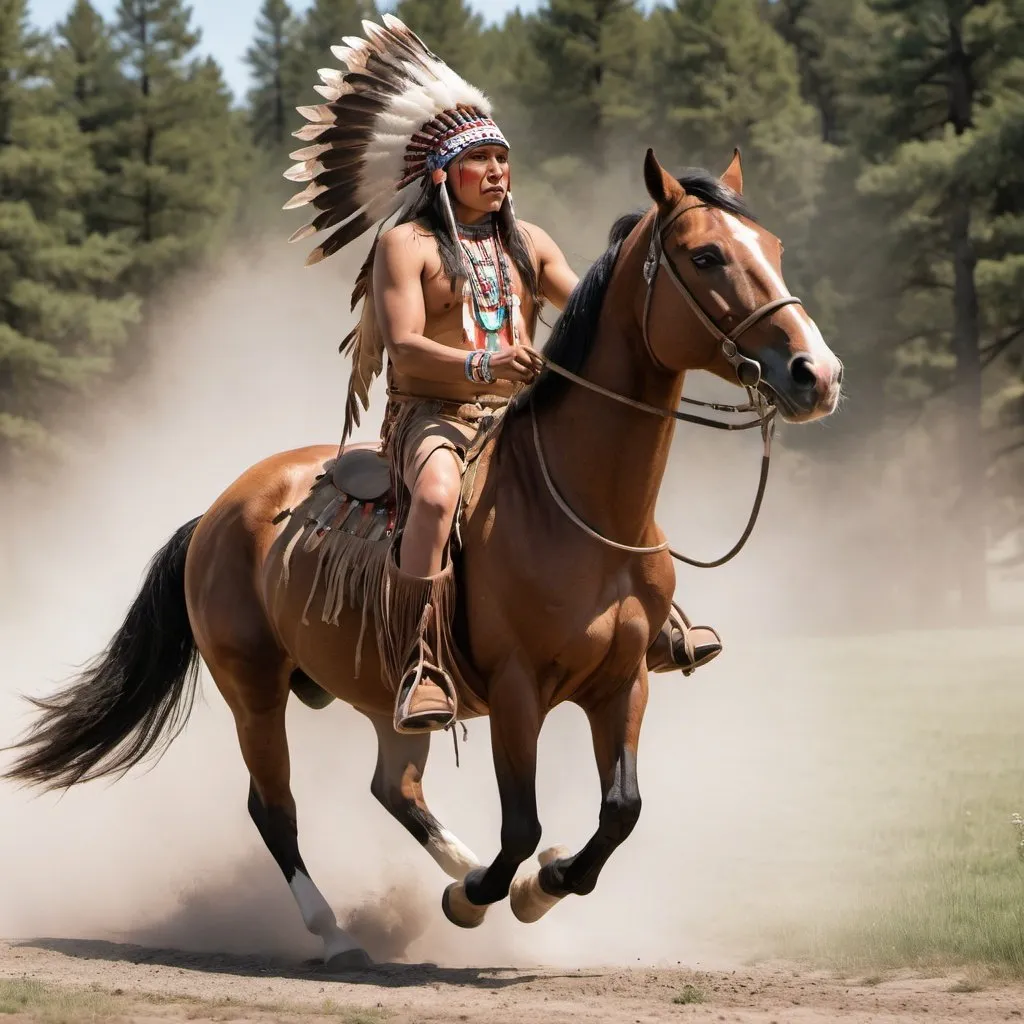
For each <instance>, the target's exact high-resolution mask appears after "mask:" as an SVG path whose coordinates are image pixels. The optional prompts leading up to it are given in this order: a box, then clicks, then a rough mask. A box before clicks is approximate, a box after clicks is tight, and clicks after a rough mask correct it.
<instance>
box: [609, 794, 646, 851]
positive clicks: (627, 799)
mask: <svg viewBox="0 0 1024 1024" xmlns="http://www.w3.org/2000/svg"><path fill="white" fill-rule="evenodd" d="M642 806H643V801H642V800H641V799H640V793H639V792H637V791H636V790H632V791H626V790H618V791H613V792H611V793H609V794H608V797H607V798H606V799H605V801H604V803H603V804H602V805H601V817H600V825H599V827H600V830H601V834H602V836H604V837H606V838H607V839H609V840H610V841H611V842H613V843H615V844H616V845H618V844H619V843H621V842H622V841H623V840H624V839H626V837H627V836H628V835H629V834H630V832H632V831H633V829H634V828H635V827H636V823H637V821H639V820H640V810H641V807H642Z"/></svg>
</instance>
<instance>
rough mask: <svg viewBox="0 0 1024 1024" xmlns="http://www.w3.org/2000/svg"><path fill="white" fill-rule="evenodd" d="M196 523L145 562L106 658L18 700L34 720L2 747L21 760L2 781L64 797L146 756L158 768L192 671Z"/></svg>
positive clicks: (181, 722)
mask: <svg viewBox="0 0 1024 1024" xmlns="http://www.w3.org/2000/svg"><path fill="white" fill-rule="evenodd" d="M198 522H199V518H198V517H197V518H196V519H193V520H192V521H191V522H190V523H186V524H185V525H184V526H182V527H181V528H180V529H178V530H177V531H176V532H175V534H174V536H173V537H171V539H170V540H169V541H168V542H167V543H166V544H165V545H164V546H163V548H161V550H160V551H159V552H158V553H157V554H156V555H155V556H154V558H153V560H152V561H151V562H150V563H149V567H148V570H147V573H146V579H145V581H144V582H143V584H142V587H141V589H140V590H139V592H138V594H137V595H136V597H135V600H134V602H133V603H132V606H131V608H129V609H128V614H127V615H126V616H125V618H124V622H122V623H121V628H120V629H118V631H117V632H116V633H115V634H114V637H113V639H112V640H111V641H110V644H109V645H108V646H107V649H106V650H105V651H104V652H103V653H102V654H101V655H99V656H97V657H96V658H95V659H94V660H93V661H92V662H90V663H89V664H88V665H86V666H85V668H84V669H83V671H82V672H81V673H80V674H79V675H78V676H76V677H75V678H74V679H72V680H71V682H70V683H69V684H68V685H67V686H65V688H64V689H62V690H60V691H59V692H58V693H56V694H54V695H53V696H51V697H44V698H36V697H29V698H27V699H28V700H29V702H30V703H31V704H33V705H34V706H35V707H37V708H38V709H39V710H40V711H41V712H42V714H41V717H40V718H39V719H38V720H37V721H36V722H35V724H34V725H33V726H32V727H31V729H30V730H29V732H28V734H27V735H26V736H25V737H24V738H23V739H22V740H20V741H19V742H18V743H17V744H15V745H14V746H13V747H11V748H9V749H11V750H13V751H18V752H20V753H19V756H18V758H17V759H16V760H15V762H14V764H13V766H12V767H10V768H9V769H7V771H6V772H4V775H3V777H4V778H7V779H11V780H13V781H16V782H25V783H29V784H30V785H35V786H41V787H42V788H43V789H65V788H67V787H68V786H73V785H75V783H78V782H88V781H89V780H90V779H99V778H103V777H104V776H106V775H119V776H120V775H124V773H125V772H127V771H128V770H129V769H130V768H132V767H133V766H134V765H136V764H138V763H139V762H140V761H142V760H143V759H144V758H146V757H147V756H149V755H150V754H153V752H154V748H156V753H155V754H154V760H158V759H159V758H160V757H161V756H162V755H163V753H164V751H165V750H166V749H167V746H168V745H169V744H170V743H171V741H172V740H173V739H174V738H175V737H176V736H177V735H178V734H179V733H180V732H181V730H182V729H183V728H184V727H185V723H186V722H187V721H188V716H189V714H190V713H191V711H192V704H193V702H194V700H195V694H196V684H197V682H198V680H199V666H200V662H199V652H198V650H197V649H196V643H195V639H194V637H193V635H192V626H191V624H190V623H189V621H188V611H187V610H186V607H185V555H186V553H187V552H188V546H189V543H190V541H191V540H192V534H193V533H194V532H195V528H196V525H197V524H198ZM158 744H159V746H158Z"/></svg>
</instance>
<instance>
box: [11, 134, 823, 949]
mask: <svg viewBox="0 0 1024 1024" xmlns="http://www.w3.org/2000/svg"><path fill="white" fill-rule="evenodd" d="M644 180H645V184H646V188H647V192H648V194H649V196H650V198H651V201H652V205H651V206H650V207H649V208H648V209H647V211H646V212H645V213H642V214H631V215H626V216H625V217H622V218H620V219H619V220H618V221H617V222H616V225H615V227H614V228H613V229H612V233H611V236H610V237H611V244H610V247H609V248H608V250H607V251H606V252H605V253H604V255H603V256H601V257H600V258H599V259H598V260H597V261H596V263H595V264H594V266H593V267H592V268H591V269H590V271H589V272H588V274H587V275H586V276H585V277H584V278H583V280H582V281H581V282H580V283H579V285H578V286H577V288H576V290H575V292H574V293H573V295H572V297H571V298H570V301H569V303H568V305H567V307H566V309H565V311H564V313H563V314H562V316H561V317H560V318H559V320H558V322H557V324H556V325H555V328H554V330H553V333H552V336H551V338H550V339H549V340H548V343H547V345H546V346H545V348H544V350H543V355H544V357H545V360H546V362H547V364H548V366H547V368H545V370H544V371H543V372H542V373H541V375H540V376H539V377H538V378H537V380H536V381H535V382H534V383H533V384H532V385H531V386H530V387H529V388H527V389H526V390H525V391H523V392H522V393H521V394H520V395H519V396H517V398H516V399H515V400H514V401H513V403H512V404H511V405H510V407H509V408H508V409H507V410H506V412H505V414H504V416H503V418H502V419H501V421H500V426H499V427H498V428H497V429H496V431H495V432H494V435H493V437H491V438H490V439H489V440H488V442H487V443H486V444H485V445H484V446H483V447H482V450H481V452H480V455H479V458H478V462H479V466H478V469H477V473H476V481H475V486H474V488H473V490H472V493H471V495H470V497H469V498H468V499H467V502H466V505H465V507H464V509H463V511H462V514H461V517H460V529H461V537H460V545H459V548H458V551H457V553H456V557H457V558H458V578H459V597H458V601H457V608H456V623H457V626H458V629H457V634H458V635H457V640H458V644H457V646H458V650H459V654H460V657H461V660H462V661H463V662H464V663H465V664H466V665H469V666H472V669H473V671H472V672H468V673H467V674H466V679H467V680H468V681H469V682H468V683H467V686H468V689H466V692H463V693H461V694H460V715H461V717H463V718H467V717H473V716H476V715H489V717H490V730H491V739H492V747H493V757H494V768H495V772H496V777H497V783H498V789H499V794H500V800H501V814H502V824H501V837H500V840H501V841H500V849H499V851H498V853H497V855H496V856H495V857H494V859H493V860H492V861H491V863H490V864H489V865H486V866H484V865H481V864H480V862H479V861H478V860H477V858H476V857H475V856H474V855H473V853H472V852H471V851H470V850H469V849H468V848H467V847H466V846H465V845H463V843H461V842H460V841H459V840H458V839H457V838H456V837H455V836H454V835H453V834H452V833H451V832H449V831H448V830H447V829H446V828H445V827H444V826H443V825H442V824H441V823H440V822H439V821H438V820H437V819H436V818H435V817H434V816H433V815H432V814H431V812H430V811H429V809H428V807H427V804H426V802H425V801H424V797H423V787H422V776H423V769H424V764H425V762H426V759H427V751H428V746H429V742H430V737H429V735H428V734H418V735H417V734H399V733H397V732H395V731H394V729H393V726H392V706H393V700H394V695H393V693H392V692H391V691H390V690H388V689H387V688H386V687H385V686H384V684H383V683H382V682H381V679H380V656H379V652H378V650H377V646H376V642H375V639H374V637H373V635H372V633H373V631H372V630H366V631H365V636H364V627H365V611H364V609H363V608H361V607H360V602H359V601H358V600H356V601H354V602H352V601H350V602H349V604H348V605H347V606H345V607H343V608H342V609H341V611H340V612H339V613H338V614H337V615H336V617H335V620H334V621H333V622H329V621H324V619H325V618H326V617H325V616H316V615H313V616H309V617H308V618H307V616H306V610H307V609H308V607H309V606H310V605H309V599H310V598H311V596H312V595H313V594H314V593H317V592H318V591H322V590H323V588H324V583H323V581H318V578H317V570H316V565H317V555H316V552H315V551H310V550H306V547H307V545H304V544H294V543H292V542H294V540H295V539H296V537H297V535H298V534H299V533H300V532H301V531H302V530H303V528H304V526H303V519H302V516H301V515H291V516H288V515H286V514H285V511H286V510H300V509H301V508H302V506H303V502H305V501H308V496H309V494H310V492H311V488H313V485H314V483H315V481H316V479H317V478H318V477H319V476H321V475H323V474H324V473H325V468H324V467H325V466H327V465H329V464H330V460H331V458H332V456H334V455H336V448H335V447H334V446H329V445H314V446H310V447H305V448H300V449H297V450H293V451H286V452H280V453H277V454H275V455H271V456H270V457H269V458H267V459H265V460H263V461H261V462H259V463H258V464H256V465H254V466H252V467H251V468H250V469H248V470H246V471H245V472H244V473H243V474H242V475H241V476H239V477H238V479H236V480H235V481H234V482H233V483H232V484H230V485H229V486H228V487H227V489H226V490H225V491H224V492H223V493H222V494H221V495H220V496H219V497H218V498H217V499H216V500H215V501H214V502H213V504H212V505H211V506H210V507H209V508H208V509H207V510H206V512H205V513H204V514H203V515H202V516H200V517H198V518H196V519H194V520H193V521H191V522H189V523H186V524H185V525H184V526H182V527H181V528H180V529H179V530H178V531H177V532H176V533H175V534H174V535H173V536H172V537H171V538H170V540H169V541H168V542H167V544H166V545H165V546H164V547H163V548H162V550H160V551H159V553H158V554H157V555H156V556H154V558H153V560H152V562H151V563H150V566H149V569H148V573H147V575H146V577H145V580H144V582H143V584H142V586H141V589H140V591H139V593H138V594H137V596H136V598H135V600H134V603H133V604H132V605H131V607H130V609H129V611H128V612H127V614H126V617H125V619H124V621H123V624H122V625H121V627H120V628H119V629H118V631H117V633H116V634H115V636H114V637H113V639H112V640H111V642H110V644H109V645H108V647H107V648H106V650H105V651H104V652H103V653H102V654H101V655H98V656H97V658H96V659H95V660H94V662H93V663H92V664H91V666H89V667H88V668H87V669H86V670H85V671H84V672H83V673H82V674H81V675H80V676H78V677H77V678H76V679H74V680H73V681H72V682H71V683H70V684H69V685H68V686H67V687H66V688H64V689H62V690H61V691H60V692H58V693H57V694H56V695H53V696H49V697H45V698H34V699H31V700H32V703H33V704H34V705H35V706H36V707H37V708H38V709H39V710H40V711H41V715H40V717H39V718H38V719H37V720H36V722H35V723H34V725H33V727H32V728H31V729H30V730H29V732H28V734H27V735H26V737H25V738H23V739H22V740H20V741H19V742H18V743H17V744H15V745H14V747H13V748H12V749H13V750H15V751H17V752H18V756H17V759H16V760H15V762H14V763H13V766H12V767H11V768H9V769H8V770H7V771H6V773H5V777H6V778H8V779H11V780H16V781H20V782H24V783H29V784H35V785H39V786H41V787H44V788H64V787H68V786H71V785H74V784H77V783H81V782H85V781H88V780H90V779H95V778H99V777H102V776H107V775H112V774H116V775H120V774H123V773H124V772H126V771H128V770H129V769H130V768H131V767H132V766H134V765H136V764H138V763H139V762H140V761H142V760H143V759H145V758H147V757H151V756H156V757H158V756H159V755H160V753H162V751H163V750H164V749H166V745H167V744H169V743H170V742H171V741H172V740H173V739H174V737H175V736H176V735H178V733H179V732H180V730H181V729H182V728H183V727H184V724H185V722H186V720H187V718H188V715H189V712H190V710H191V706H192V701H193V699H194V696H195V691H196V686H197V682H198V675H199V669H200V659H201V661H202V662H205V664H206V665H207V667H208V668H209V671H210V674H211V676H212V677H213V680H214V682H215V684H216V686H217V688H218V690H219V691H220V693H221V694H222V696H223V698H224V700H225V701H226V702H227V704H228V706H229V707H230V709H231V712H232V714H233V716H234V720H235V724H236V729H237V735H238V742H239V745H240V747H241V752H242V757H243V759H244V761H245V764H246V767H247V768H248V771H249V775H250V788H249V797H248V807H249V812H250V814H251V816H252V819H253V821H254V823H255V825H256V828H257V829H258V830H259V833H260V835H261V836H262V838H263V840H264V842H265V843H266V846H267V848H268V850H269V852H270V853H271V854H272V856H273V857H274V859H275V860H276V861H277V863H278V865H279V866H280V869H281V871H282V873H283V874H284V877H285V879H286V881H287V883H288V885H289V886H290V888H291V891H292V893H293V895H294V897H295V900H296V902H297V904H298V907H299V910H300V912H301V914H302V918H303V921H304V922H305V925H306V927H307V928H308V929H309V931H310V932H312V933H313V934H315V935H317V936H319V937H320V938H321V939H322V940H323V956H324V960H325V961H327V962H329V963H330V964H332V965H333V966H338V967H346V966H348V967H351V966H359V965H362V964H365V963H367V962H368V957H367V955H366V954H365V952H364V951H362V950H361V949H359V947H358V945H357V943H356V942H355V941H354V940H353V938H352V937H351V936H350V935H348V934H347V933H346V932H345V931H344V930H342V929H341V928H340V927H339V925H338V923H337V921H336V918H335V915H334V913H333V911H332V910H331V908H330V906H329V904H328V903H327V901H326V900H325V899H324V897H323V896H322V895H321V893H320V891H319V889H318V888H317V887H316V885H315V884H314V883H313V881H312V880H311V879H310V877H309V873H308V871H307V870H306V867H305V865H304V863H303V860H302V856H301V855H300V853H299V845H298V829H297V823H296V808H295V801H294V799H293V797H292V793H291V789H290V786H289V755H288V741H287V737H286V734H285V707H286V704H287V702H288V698H289V694H290V693H291V692H295V693H296V694H297V695H298V696H299V697H300V698H302V699H304V700H305V701H306V702H307V703H310V704H312V705H314V706H315V705H317V704H324V703H327V702H329V701H330V700H331V699H333V698H337V699H340V700H343V701H346V702H348V703H349V704H350V705H351V706H353V707H354V708H356V709H357V710H358V711H360V712H362V713H363V714H364V715H366V716H367V717H368V718H369V719H370V721H371V722H372V723H373V725H374V727H375V730H376V733H377V737H378V755H377V764H376V770H375V771H374V774H373V780H372V783H371V790H372V793H373V795H374V796H375V797H376V798H377V799H378V800H379V801H380V802H381V803H382V804H383V805H384V807H385V808H387V810H388V811H389V812H390V813H391V814H392V815H394V817H395V818H396V819H397V820H398V821H399V822H401V824H402V825H404V826H405V828H406V829H407V830H408V831H409V832H410V833H412V835H413V836H414V837H415V838H416V839H417V840H418V841H419V842H420V843H421V844H422V845H423V846H424V847H425V848H426V850H427V852H428V853H429V854H430V855H431V856H432V857H433V858H434V860H435V861H436V862H437V864H438V865H439V866H440V867H441V868H442V869H443V870H444V871H445V872H446V873H447V874H448V875H450V876H451V877H452V878H453V879H454V881H453V882H452V883H451V884H450V885H449V886H448V887H447V888H446V889H445V890H444V894H443V898H442V906H443V909H444V913H445V914H446V915H447V916H448V918H449V919H450V920H451V921H452V922H453V923H455V924H457V925H460V926H463V927H473V926H475V925H478V924H480V922H481V921H482V920H483V918H484V914H485V913H486V910H487V908H488V907H489V906H490V905H491V904H493V903H495V902H497V901H499V900H501V899H504V898H505V897H506V896H510V897H511V904H512V909H513V911H514V913H515V914H516V916H517V917H518V918H519V919H520V920H522V921H535V920H537V919H539V918H540V917H541V916H542V915H543V914H544V913H546V912H547V911H548V910H550V909H551V908H552V907H553V906H554V905H555V904H556V903H557V902H558V901H559V900H561V899H562V898H563V897H565V896H567V895H568V894H570V893H575V894H578V895H582V894H585V893H590V892H591V891H592V890H593V889H594V887H595V885H596V884H597V880H598V876H599V874H600V872H601V869H602V867H603V865H604V864H605V863H606V861H607V860H608V858H609V857H610V856H611V854H612V853H613V851H614V850H615V849H616V848H617V847H618V846H619V845H620V844H621V843H622V842H623V841H624V840H625V839H626V838H627V837H628V836H629V834H630V832H631V831H632V829H633V827H634V825H635V824H636V821H637V818H638V816H639V814H640V791H639V789H638V786H637V751H638V746H639V739H640V728H641V722H642V720H643V715H644V709H645V706H646V703H647V694H648V678H647V664H646V653H647V652H648V649H649V647H650V645H651V644H652V642H653V640H654V638H655V637H656V635H657V633H658V630H659V629H660V627H661V625H662V623H664V622H665V620H666V618H667V616H668V613H669V607H670V603H671V600H672V596H673V591H674V582H675V575H674V570H673V566H672V561H671V558H670V554H669V551H668V550H667V541H666V540H665V537H664V534H663V532H662V530H661V529H660V528H659V526H658V525H657V523H656V522H655V519H654V513H655V504H656V501H657V497H658V491H659V487H660V485H661V481H662V477H663V475H664V473H665V469H666V465H667V460H668V455H669V448H670V444H671V440H672V436H673V430H674V426H675V420H676V418H677V417H678V416H679V414H677V413H675V412H674V410H675V409H676V407H677V405H678V403H679V401H680V399H681V397H682V391H683V383H684V378H685V374H686V372H687V371H688V370H693V369H703V370H708V371H710V372H712V373H714V374H717V375H718V376H719V377H721V378H723V379H725V380H728V381H732V382H735V381H737V380H739V381H740V382H741V383H744V384H746V385H748V386H750V387H751V388H755V387H756V388H757V390H758V391H759V392H760V393H761V394H762V395H763V396H765V397H766V399H768V400H770V402H771V405H772V407H773V408H775V409H777V410H778V411H779V412H780V413H781V415H782V417H783V419H785V420H787V421H789V422H794V423H800V422H808V421H811V420H815V419H818V418H820V417H823V416H827V415H829V414H831V413H832V412H833V411H834V410H835V408H836V405H837V402H838V400H839V394H840V390H841V384H842V366H841V364H840V362H839V360H838V359H837V358H836V356H835V355H834V354H833V353H832V351H831V350H830V349H829V348H828V347H827V346H826V344H825V342H824V341H823V339H822V336H821V333H820V332H819V330H818V328H817V327H816V326H815V324H814V322H813V321H812V320H811V318H810V316H809V315H808V314H807V312H806V311H805V310H804V308H803V306H802V304H801V303H800V300H799V299H797V298H796V297H795V296H793V295H791V294H790V292H789V291H788V289H787V287H786V285H785V283H784V281H783V277H782V273H781V253H782V248H781V245H780V243H779V241H778V239H777V238H775V236H773V235H771V234H769V233H768V231H766V230H765V229H764V228H763V227H762V226H760V225H759V224H758V223H757V222H756V221H755V220H754V219H753V216H752V215H751V214H750V212H749V211H748V209H747V207H746V204H745V201H744V200H743V198H742V192H743V182H742V170H741V166H740V161H739V153H738V151H737V152H736V153H735V154H734V156H733V159H732V161H731V163H730V164H729V167H728V168H727V170H726V171H725V173H724V174H723V175H722V176H721V177H720V178H719V177H715V176H713V175H711V174H708V173H707V172H704V171H691V172H687V173H686V174H684V175H683V176H682V177H681V178H678V179H677V178H675V177H673V176H671V175H669V174H668V173H667V172H666V171H665V170H664V169H663V168H662V167H661V165H660V164H659V163H658V161H657V159H656V157H655V156H654V153H653V151H651V150H648V151H647V156H646V160H645V162H644ZM739 340H742V344H743V348H742V350H741V349H740V347H739V345H738V341H739ZM567 378H568V379H567ZM751 393H753V391H751ZM283 579H286V580H287V582H286V583H282V580H283ZM320 596H321V599H322V595H320ZM360 645H361V646H360ZM357 647H359V649H360V651H361V653H360V656H359V665H358V669H357V668H356V666H355V657H354V652H355V651H356V649H357ZM563 701H571V702H573V703H575V704H577V705H578V706H579V707H581V708H582V709H583V711H584V712H585V713H586V715H587V717H588V719H589V722H590V726H591V730H592V734H593V746H594V755H595V758H596V762H597V767H598V773H599V778H600V785H601V806H600V816H599V823H598V826H597V830H596V832H595V833H594V835H593V836H592V838H591V839H590V840H589V841H588V842H587V844H586V845H585V846H584V847H583V849H582V850H581V851H580V852H578V853H576V854H575V855H571V854H569V852H568V851H566V850H564V849H562V848H560V847H559V848H553V849H551V850H548V851H545V852H544V853H542V854H541V855H540V858H539V861H540V867H539V869H538V870H535V871H532V872H529V873H528V874H526V875H525V876H522V877H520V878H515V875H516V872H517V870H518V869H519V867H520V866H521V865H522V864H523V862H524V861H526V860H527V859H528V858H529V857H530V856H531V855H532V854H533V852H534V851H535V850H536V848H537V846H538V844H539V842H540V835H541V826H540V822H539V821H538V817H537V801H536V791H535V771H536V762H537V741H538V736H539V734H540V730H541V726H542V724H543V722H544V719H545V716H546V715H547V713H548V712H549V711H550V710H551V709H552V708H554V707H555V706H556V705H558V704H560V703H562V702H563Z"/></svg>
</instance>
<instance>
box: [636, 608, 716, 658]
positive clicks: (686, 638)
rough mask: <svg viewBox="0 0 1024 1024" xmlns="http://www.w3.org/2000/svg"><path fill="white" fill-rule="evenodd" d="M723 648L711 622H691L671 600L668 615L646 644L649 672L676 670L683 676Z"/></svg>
mask: <svg viewBox="0 0 1024 1024" xmlns="http://www.w3.org/2000/svg"><path fill="white" fill-rule="evenodd" d="M721 652H722V640H721V638H720V637H719V635H718V633H717V632H716V631H715V630H714V629H712V628H711V627H710V626H694V625H691V623H690V620H689V619H688V618H687V617H686V614H685V613H684V612H683V610H682V608H680V607H679V605H677V604H676V603H675V602H674V601H673V602H672V608H671V610H670V611H669V613H668V619H666V620H665V624H664V625H663V626H662V627H661V631H660V632H659V633H658V635H657V636H656V637H655V638H654V642H653V643H652V644H651V646H650V647H648V648H647V671H648V672H676V671H678V670H682V673H683V675H684V676H688V675H690V674H691V673H692V672H693V671H695V670H696V669H698V668H700V667H701V665H706V664H707V663H708V662H709V661H711V659H712V658H715V657H717V656H718V655H719V654H721Z"/></svg>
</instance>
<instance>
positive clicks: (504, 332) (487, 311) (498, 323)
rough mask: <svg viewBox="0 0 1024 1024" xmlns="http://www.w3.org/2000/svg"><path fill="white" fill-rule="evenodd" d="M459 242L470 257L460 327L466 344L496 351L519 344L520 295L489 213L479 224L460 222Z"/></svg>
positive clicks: (495, 222) (495, 224)
mask: <svg viewBox="0 0 1024 1024" xmlns="http://www.w3.org/2000/svg"><path fill="white" fill-rule="evenodd" d="M458 228H459V244H460V245H461V246H462V250H463V252H464V253H465V254H466V256H467V257H468V259H469V275H468V279H467V281H466V283H465V285H464V286H463V291H462V296H463V302H462V327H463V336H464V340H465V341H466V344H467V345H469V347H471V348H474V349H478V350H483V351H486V352H497V351H499V350H500V348H501V343H502V341H503V340H504V342H505V344H506V345H518V344H519V328H518V324H517V323H516V311H517V309H518V307H519V296H518V295H516V294H515V291H514V289H513V286H512V271H511V267H510V266H509V260H508V255H507V254H506V253H505V250H504V248H503V247H502V245H501V240H500V238H499V236H498V225H497V221H496V220H495V219H494V218H493V217H491V218H489V219H488V220H485V221H483V222H482V223H480V224H459V226H458Z"/></svg>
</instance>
